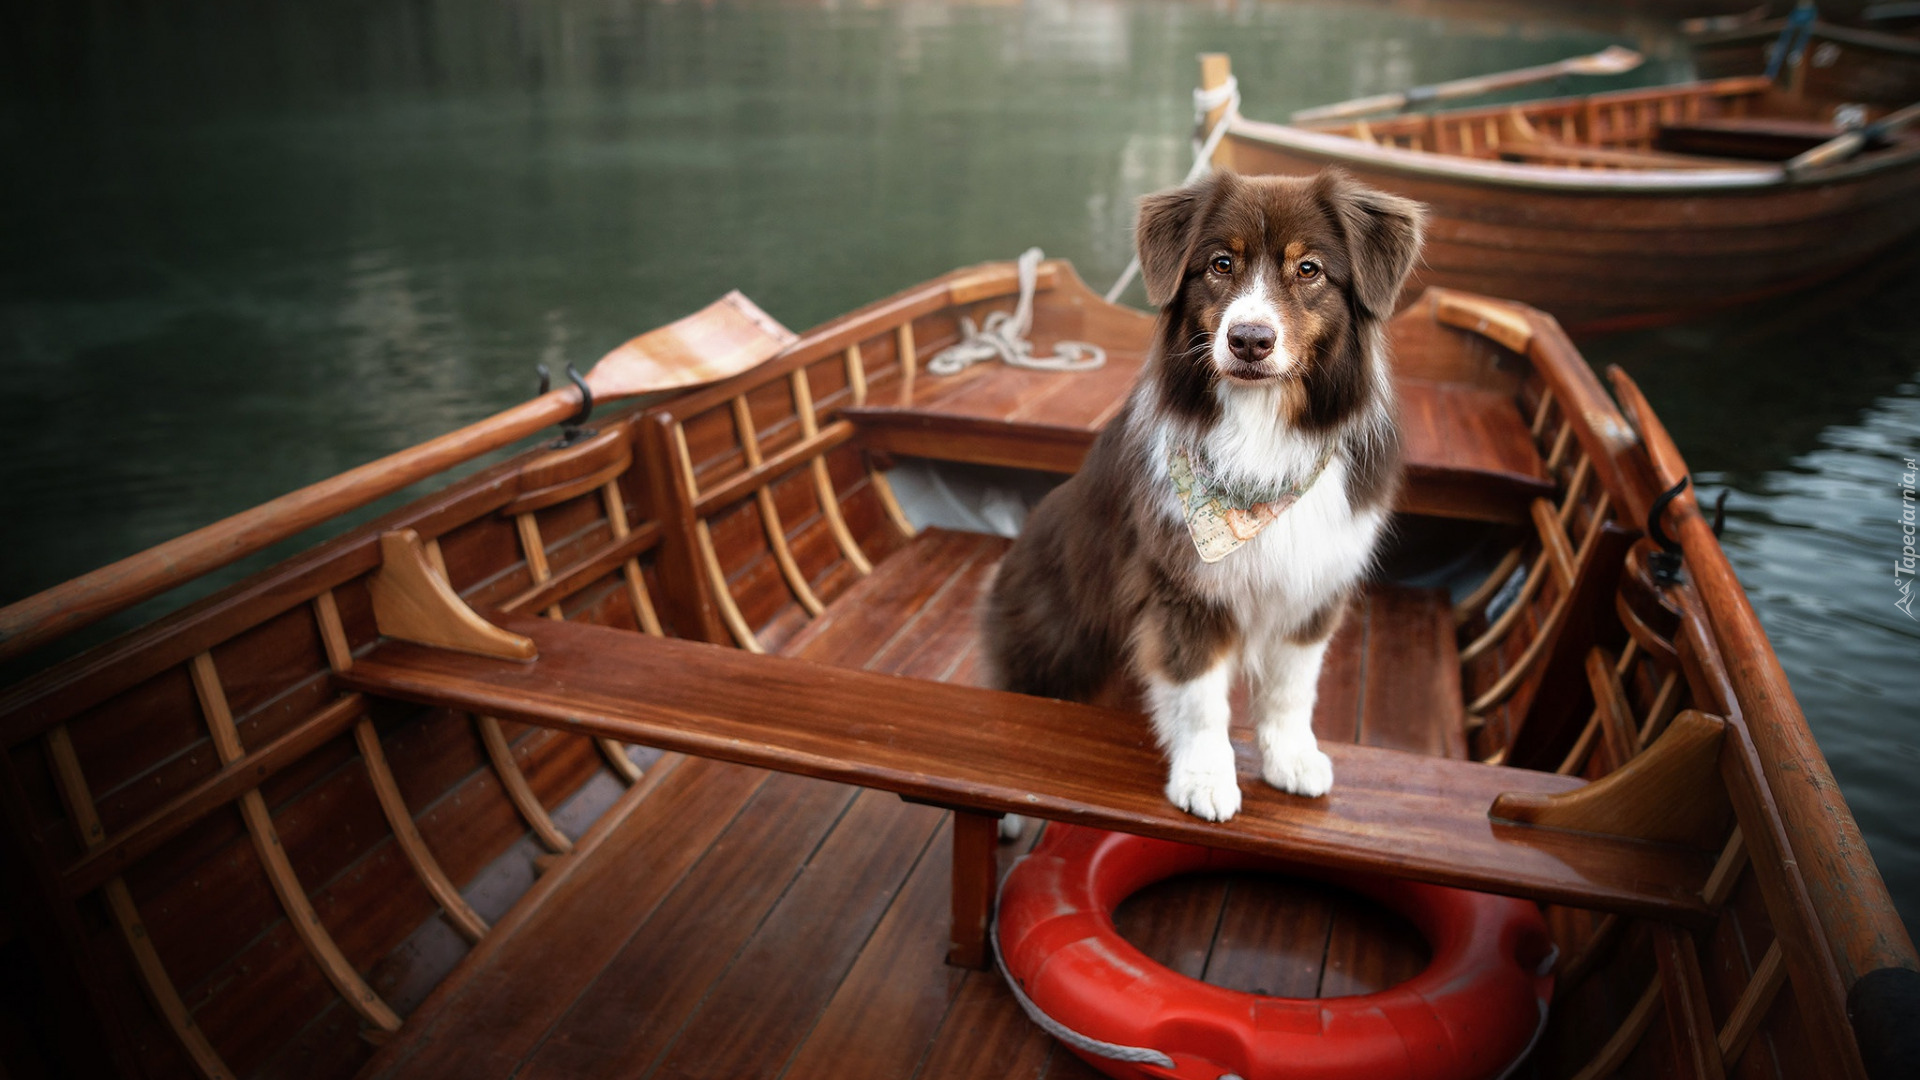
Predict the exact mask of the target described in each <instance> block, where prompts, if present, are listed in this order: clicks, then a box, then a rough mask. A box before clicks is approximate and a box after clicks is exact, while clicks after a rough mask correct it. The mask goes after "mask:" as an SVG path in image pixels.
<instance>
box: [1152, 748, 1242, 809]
mask: <svg viewBox="0 0 1920 1080" xmlns="http://www.w3.org/2000/svg"><path fill="white" fill-rule="evenodd" d="M1167 801H1169V802H1171V803H1173V805H1175V806H1177V807H1179V808H1180V809H1182V810H1185V811H1186V812H1187V813H1189V814H1192V815H1193V816H1195V817H1201V818H1205V819H1207V820H1208V821H1225V820H1227V819H1228V818H1231V817H1232V816H1233V815H1235V814H1237V813H1239V812H1240V780H1239V778H1238V777H1236V776H1235V775H1234V773H1233V758H1232V756H1231V755H1229V756H1228V758H1227V763H1226V768H1225V769H1224V770H1223V769H1220V768H1194V767H1186V768H1182V767H1180V766H1175V767H1174V769H1173V771H1172V774H1171V775H1170V776H1168V777H1167Z"/></svg>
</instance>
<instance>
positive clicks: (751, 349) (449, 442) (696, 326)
mask: <svg viewBox="0 0 1920 1080" xmlns="http://www.w3.org/2000/svg"><path fill="white" fill-rule="evenodd" d="M796 340H798V338H797V337H796V336H795V335H794V333H793V332H792V331H790V330H788V329H787V328H786V327H784V326H782V325H780V324H779V323H778V322H776V321H775V320H774V319H773V317H772V316H770V315H768V314H767V313H766V312H764V311H761V310H760V309H759V307H757V306H755V304H754V303H753V301H751V300H748V299H747V298H746V297H745V296H742V295H741V294H740V293H738V292H731V293H728V294H727V295H726V296H724V297H721V298H720V299H719V300H717V301H715V302H713V303H712V304H710V305H708V306H707V307H706V308H704V309H702V310H700V311H697V312H695V313H694V314H692V315H689V316H687V317H686V318H683V319H680V320H679V321H677V322H673V323H670V324H668V325H666V326H663V327H660V328H659V329H657V330H652V331H649V332H647V333H645V334H642V335H640V336H639V337H636V338H634V339H633V340H631V341H629V342H627V343H626V344H624V345H622V346H620V347H619V348H617V349H615V350H613V351H612V352H610V353H608V354H607V355H606V356H604V357H602V358H601V359H600V361H599V363H596V364H595V365H594V366H593V370H592V371H590V372H588V373H587V375H586V385H587V389H588V390H589V391H590V392H591V393H592V395H593V401H594V403H595V404H600V403H603V402H608V401H616V400H619V399H622V398H631V397H636V396H638V395H641V394H648V393H653V392H655V391H660V390H676V389H680V388H683V387H688V386H697V385H700V384H702V383H709V382H714V381H717V380H719V379H723V378H726V377H727V376H729V375H734V374H737V373H739V372H742V371H745V370H747V369H748V368H752V367H755V366H757V365H759V364H762V363H764V362H766V361H767V360H768V359H770V358H772V357H773V356H774V355H776V354H777V353H779V352H780V351H781V350H782V349H785V348H786V347H787V346H788V345H791V344H793V342H794V341H796ZM581 404H582V400H581V394H580V391H578V390H577V389H575V388H573V387H571V386H568V387H563V388H561V389H559V390H554V391H552V392H550V393H546V394H542V395H541V396H539V397H537V398H534V399H533V400H532V401H529V402H526V403H525V404H522V405H516V406H514V407H513V408H511V409H508V410H506V411H505V412H502V413H499V414H496V415H494V416H491V417H488V418H487V419H485V420H482V421H480V422H478V423H475V424H471V425H469V426H467V427H464V428H461V429H460V430H459V431H455V432H450V433H449V434H446V435H442V436H440V437H439V438H437V439H433V440H431V441H428V442H424V443H421V444H420V445H418V446H414V447H410V448H408V449H406V450H402V451H400V452H399V453H396V454H390V455H388V456H386V457H383V458H381V459H380V460H378V461H372V462H368V463H367V464H365V465H362V466H360V467H359V468H356V469H350V470H348V471H347V472H344V473H341V474H340V475H338V476H334V477H331V478H329V479H326V480H322V481H320V482H319V483H317V484H312V485H309V486H307V487H304V488H301V489H300V490H298V491H294V492H290V493H289V494H286V495H282V496H280V497H279V498H277V499H274V500H273V501H272V502H267V503H262V504H261V505H259V506H256V507H254V508H253V509H251V510H244V511H241V512H240V513H238V514H235V515H233V516H232V517H229V518H226V519H224V520H222V521H217V522H214V523H213V524H211V525H208V526H205V527H204V528H200V529H195V530H194V531H193V532H190V533H187V534H186V535H184V536H179V537H175V538H174V539H172V540H169V541H167V542H166V543H164V544H161V545H159V546H158V547H153V548H148V549H147V550H145V551H142V552H140V553H139V554H137V555H130V556H128V557H127V558H124V559H121V560H120V561H119V562H116V563H112V564H110V565H108V566H103V567H101V568H100V569H98V570H95V571H93V572H92V573H89V574H85V575H83V576H81V577H77V578H74V579H73V580H72V581H68V582H65V583H63V584H60V585H56V586H54V587H53V588H51V589H48V590H46V591H45V592H41V593H37V594H35V595H33V596H30V597H28V598H26V599H25V600H22V601H20V602H19V603H16V604H11V605H8V606H7V607H6V608H4V609H0V660H6V659H9V658H11V657H15V656H18V655H20V654H22V653H25V652H27V651H28V650H30V649H33V648H35V647H37V646H39V645H43V644H45V643H46V642H48V641H51V640H53V639H54V638H57V637H60V636H61V635H63V634H67V633H71V632H72V631H75V630H78V629H80V628H81V627H84V626H87V625H89V624H91V623H94V622H97V621H99V620H100V619H103V618H106V617H107V616H109V615H112V614H114V613H115V612H119V611H124V610H126V609H127V608H129V607H132V606H133V605H135V604H138V603H140V602H141V601H143V600H147V599H150V598H152V597H155V596H158V595H160V594H161V593H163V592H166V591H167V590H168V589H171V588H173V587H175V586H177V585H181V584H184V583H186V582H188V581H191V580H192V579H194V578H196V577H199V576H200V575H201V574H205V573H208V572H209V571H213V570H217V569H219V568H220V567H222V566H226V565H228V564H229V563H232V562H234V561H236V560H239V559H242V558H245V557H246V556H248V555H251V554H253V553H254V552H256V551H259V550H261V549H263V548H266V547H268V546H270V545H272V544H276V543H279V542H280V541H282V540H285V539H286V538H288V537H290V536H293V535H295V534H297V533H300V532H302V531H304V530H306V529H309V528H312V527H313V526H315V525H318V524H320V523H321V522H323V521H326V520H327V519H329V518H332V517H335V516H337V515H339V514H343V513H345V512H347V511H349V510H352V509H355V508H356V507H360V506H365V505H366V504H367V503H370V502H372V501H374V500H375V499H379V498H382V497H384V496H387V495H391V494H392V493H394V492H396V491H399V490H400V489H401V488H404V487H406V486H407V485H409V484H413V483H416V482H418V481H420V480H424V479H426V478H427V477H429V476H432V475H434V474H435V473H438V472H440V471H442V470H444V469H447V468H451V467H452V466H454V465H458V464H459V463H461V462H463V461H468V460H470V459H472V458H475V457H478V456H479V455H481V454H485V453H487V452H489V451H492V450H497V449H499V448H501V447H503V446H507V445H509V444H511V443H514V442H517V441H519V440H520V439H524V438H526V437H527V436H528V435H531V434H533V433H534V432H536V431H539V430H540V429H541V428H544V427H547V426H548V425H550V424H555V423H559V422H560V421H563V420H565V419H567V418H568V417H569V416H572V415H574V414H575V413H576V412H578V411H579V409H580V406H581Z"/></svg>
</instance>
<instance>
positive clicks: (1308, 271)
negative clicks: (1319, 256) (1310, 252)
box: [1300, 259, 1320, 281]
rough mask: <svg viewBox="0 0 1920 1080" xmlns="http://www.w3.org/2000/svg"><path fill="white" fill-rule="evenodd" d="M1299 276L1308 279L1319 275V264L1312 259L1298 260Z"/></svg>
mask: <svg viewBox="0 0 1920 1080" xmlns="http://www.w3.org/2000/svg"><path fill="white" fill-rule="evenodd" d="M1300 276H1301V277H1303V278H1305V279H1307V280H1308V281H1311V280H1313V279H1314V278H1317V277H1319V276H1320V264H1319V263H1317V262H1314V261H1313V260H1312V259H1301V260H1300Z"/></svg>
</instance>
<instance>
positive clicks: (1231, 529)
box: [1167, 443, 1333, 563]
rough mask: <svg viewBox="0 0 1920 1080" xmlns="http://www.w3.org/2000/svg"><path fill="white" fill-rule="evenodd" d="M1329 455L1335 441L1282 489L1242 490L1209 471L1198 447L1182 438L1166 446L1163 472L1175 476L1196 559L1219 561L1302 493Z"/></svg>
mask: <svg viewBox="0 0 1920 1080" xmlns="http://www.w3.org/2000/svg"><path fill="white" fill-rule="evenodd" d="M1332 458H1333V445H1332V444H1331V443H1329V444H1328V446H1327V448H1326V449H1325V450H1322V451H1321V452H1320V460H1319V461H1316V462H1315V463H1314V466H1313V472H1312V473H1311V474H1309V475H1308V476H1307V478H1306V479H1305V480H1302V481H1300V482H1299V483H1297V484H1294V485H1293V486H1291V487H1288V488H1285V489H1282V490H1280V491H1273V490H1271V489H1267V490H1262V491H1240V490H1236V489H1235V488H1234V487H1233V486H1232V485H1230V484H1227V483H1224V482H1222V481H1221V480H1220V479H1219V478H1218V477H1216V476H1214V475H1212V473H1210V472H1209V471H1208V470H1207V467H1206V464H1205V461H1206V459H1205V458H1204V457H1202V456H1201V455H1200V454H1199V452H1198V451H1196V450H1194V449H1192V448H1190V447H1188V446H1186V445H1185V444H1182V443H1174V444H1173V445H1172V446H1170V447H1169V448H1168V450H1167V475H1168V476H1170V477H1172V478H1173V491H1174V494H1176V495H1178V496H1180V508H1181V510H1182V511H1183V512H1184V514H1185V516H1186V519H1187V532H1188V533H1190V534H1192V536H1193V547H1194V550H1195V551H1198V552H1199V553H1200V560H1201V561H1202V562H1209V563H1217V562H1219V561H1220V560H1221V559H1224V558H1226V557H1227V556H1228V555H1231V554H1233V552H1234V551H1235V550H1236V549H1238V548H1239V547H1240V546H1241V545H1242V544H1245V543H1246V542H1247V541H1249V540H1252V539H1253V538H1254V537H1256V536H1259V535H1260V530H1261V529H1264V528H1266V527H1267V526H1269V525H1271V524H1273V523H1274V522H1275V521H1277V520H1278V519H1279V517H1280V515H1281V514H1284V513H1286V512H1287V510H1288V509H1289V508H1290V507H1292V506H1293V504H1294V503H1296V502H1299V501H1300V496H1302V495H1305V494H1306V493H1307V489H1308V488H1310V487H1312V486H1313V484H1314V481H1316V480H1318V479H1320V474H1321V473H1323V472H1326V471H1327V462H1328V461H1330V460H1332Z"/></svg>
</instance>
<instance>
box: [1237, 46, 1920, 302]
mask: <svg viewBox="0 0 1920 1080" xmlns="http://www.w3.org/2000/svg"><path fill="white" fill-rule="evenodd" d="M1201 77H1202V83H1203V86H1206V87H1209V88H1211V87H1215V86H1220V85H1222V84H1224V83H1225V82H1226V79H1227V77H1228V71H1227V64H1226V60H1225V57H1219V56H1215V57H1205V58H1203V59H1202V66H1201ZM1914 97H1915V98H1916V99H1920V94H1916V95H1914ZM1844 100H1848V99H1839V100H1834V99H1826V98H1821V97H1819V96H1817V95H1814V94H1812V93H1811V92H1809V93H1806V94H1796V93H1792V92H1789V91H1784V90H1781V89H1778V88H1777V87H1776V86H1775V85H1774V84H1773V83H1772V82H1771V81H1769V80H1768V79H1766V78H1765V77H1763V76H1760V75H1745V76H1739V77H1733V78H1723V79H1713V80H1709V81H1704V82H1696V83H1686V84H1682V85H1677V86H1662V87H1655V88H1651V89H1642V90H1624V91H1614V92H1609V93H1601V94H1590V95H1586V96H1582V97H1568V98H1557V99H1552V100H1545V101H1535V102H1528V103H1524V104H1515V105H1499V106H1492V107H1479V108H1460V109H1446V110H1441V111H1436V112H1430V113H1404V114H1399V115H1392V116H1385V117H1371V118H1359V119H1340V120H1328V121H1321V122H1314V123H1296V124H1277V123H1267V122H1262V121H1256V120H1248V119H1246V118H1244V117H1241V116H1239V115H1238V114H1237V113H1234V114H1233V115H1231V116H1228V115H1227V113H1228V111H1229V110H1228V109H1227V108H1226V107H1225V106H1224V105H1223V106H1221V107H1220V108H1219V109H1217V110H1216V111H1215V112H1214V113H1213V114H1211V115H1209V117H1208V119H1207V126H1208V128H1209V129H1211V127H1212V126H1213V124H1214V123H1216V122H1218V121H1219V120H1220V118H1221V117H1223V116H1224V117H1226V123H1227V129H1226V133H1225V136H1224V138H1222V139H1221V140H1220V143H1219V146H1218V148H1217V150H1216V151H1215V152H1214V154H1213V159H1212V160H1213V163H1214V164H1215V165H1217V166H1219V167H1223V168H1230V169H1234V170H1237V171H1239V172H1243V173H1278V174H1285V175H1308V174H1311V173H1314V172H1317V171H1318V170H1320V169H1321V168H1324V167H1326V166H1328V165H1339V166H1342V167H1344V168H1346V169H1348V170H1349V171H1351V172H1352V173H1353V174H1354V175H1355V176H1357V177H1359V178H1360V179H1361V180H1363V181H1365V182H1366V183H1369V184H1373V185H1375V186H1378V187H1381V188H1384V189H1387V190H1389V191H1394V192H1398V193H1400V194H1403V195H1407V196H1410V197H1413V198H1416V199H1419V200H1421V201H1423V202H1425V203H1426V204H1427V205H1428V206H1429V207H1430V208H1431V210H1432V217H1431V219H1430V222H1429V226H1428V233H1427V243H1426V249H1425V259H1424V265H1423V266H1422V267H1420V268H1418V269H1417V270H1416V271H1415V284H1414V286H1413V287H1412V288H1413V289H1414V290H1416V291H1417V289H1418V288H1419V287H1421V286H1425V285H1440V286H1444V287H1448V288H1457V289H1465V290H1471V291H1474V292H1480V293H1486V294H1489V295H1495V296H1507V297H1513V298H1515V299H1517V300H1520V301H1523V302H1525V303H1528V304H1531V305H1533V306H1536V307H1539V308H1542V309H1544V310H1547V311H1551V312H1553V313H1554V314H1555V315H1556V316H1557V317H1558V318H1560V319H1561V321H1562V322H1563V323H1564V324H1565V325H1566V326H1567V329H1568V330H1569V331H1570V332H1571V333H1573V334H1575V335H1580V334H1587V333H1597V332H1604V331H1608V330H1617V329H1624V328H1629V327H1635V326H1647V325H1657V324H1660V323H1666V322H1673V321H1678V320H1681V319H1685V318H1688V317H1691V316H1694V315H1698V314H1701V313H1704V312H1707V311H1710V310H1713V309H1717V308H1724V307H1728V306H1732V305H1737V304H1742V303H1746V302H1750V301H1753V300H1757V299H1761V298H1764V297H1768V296H1773V295H1778V294H1781V293H1786V292H1791V291H1793V290H1796V289H1800V288H1803V287H1806V286H1809V285H1812V284H1814V283H1816V282H1820V281H1824V280H1828V279H1831V278H1834V277H1837V276H1839V275H1840V274H1842V273H1844V272H1845V271H1847V270H1848V269H1850V268H1852V267H1855V266H1857V265H1859V264H1861V263H1862V262H1864V261H1866V260H1867V259H1869V258H1870V257H1872V256H1873V255H1874V254H1876V253H1878V252H1880V251H1882V250H1885V249H1887V248H1889V247H1891V246H1893V245H1894V244H1896V243H1898V242H1899V241H1900V240H1902V239H1903V238H1905V237H1907V236H1909V235H1910V234H1912V233H1913V232H1914V231H1915V230H1916V229H1920V135H1916V134H1914V133H1911V132H1908V133H1903V134H1896V135H1894V136H1893V137H1892V139H1891V140H1890V141H1889V142H1888V143H1887V144H1885V145H1880V146H1878V147H1877V148H1874V149H1869V150H1868V151H1867V152H1865V153H1861V154H1859V155H1858V156H1856V157H1852V158H1850V159H1847V160H1841V161H1835V162H1832V163H1828V164H1824V165H1819V166H1815V167H1812V168H1797V167H1791V166H1790V165H1789V164H1788V163H1789V160H1790V159H1793V158H1794V157H1795V156H1796V155H1799V154H1802V153H1803V152H1806V151H1809V150H1811V149H1813V148H1815V147H1817V146H1819V145H1820V144H1822V143H1824V142H1826V141H1828V140H1830V139H1832V138H1833V137H1835V136H1836V135H1837V134H1839V133H1840V130H1841V129H1840V128H1838V127H1836V126H1835V122H1834V121H1835V115H1836V114H1835V107H1836V106H1837V105H1839V104H1840V103H1841V101H1844ZM1855 100H1857V99H1855ZM1896 103H1897V104H1906V102H1905V101H1899V102H1896ZM1885 111H1886V110H1885V109H1884V108H1883V107H1882V106H1881V105H1878V104H1867V105H1865V106H1864V107H1863V108H1862V109H1861V110H1860V111H1859V115H1860V116H1861V117H1862V118H1864V119H1867V120H1872V119H1875V118H1877V117H1879V116H1881V115H1884V114H1885Z"/></svg>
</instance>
